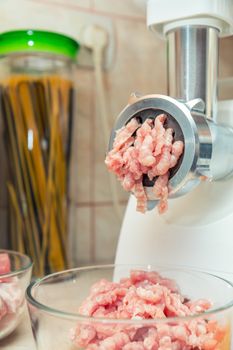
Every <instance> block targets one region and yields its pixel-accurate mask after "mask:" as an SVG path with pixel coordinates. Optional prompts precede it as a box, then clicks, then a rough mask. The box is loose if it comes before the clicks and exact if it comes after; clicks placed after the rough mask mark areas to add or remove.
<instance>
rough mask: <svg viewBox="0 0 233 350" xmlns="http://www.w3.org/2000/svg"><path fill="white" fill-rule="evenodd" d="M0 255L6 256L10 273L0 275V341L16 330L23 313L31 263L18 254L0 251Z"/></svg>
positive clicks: (26, 257) (25, 257)
mask: <svg viewBox="0 0 233 350" xmlns="http://www.w3.org/2000/svg"><path fill="white" fill-rule="evenodd" d="M0 254H6V255H8V257H9V261H10V272H9V273H4V274H1V273H0V339H3V338H4V337H6V336H7V335H9V334H10V333H11V332H13V331H14V330H15V329H16V327H17V326H18V324H19V322H20V320H21V318H22V315H23V312H24V311H25V291H26V288H27V286H28V285H29V283H30V279H31V270H32V262H31V259H30V258H29V257H28V256H26V255H23V254H20V253H18V252H14V251H10V250H3V249H0ZM1 270H2V269H1Z"/></svg>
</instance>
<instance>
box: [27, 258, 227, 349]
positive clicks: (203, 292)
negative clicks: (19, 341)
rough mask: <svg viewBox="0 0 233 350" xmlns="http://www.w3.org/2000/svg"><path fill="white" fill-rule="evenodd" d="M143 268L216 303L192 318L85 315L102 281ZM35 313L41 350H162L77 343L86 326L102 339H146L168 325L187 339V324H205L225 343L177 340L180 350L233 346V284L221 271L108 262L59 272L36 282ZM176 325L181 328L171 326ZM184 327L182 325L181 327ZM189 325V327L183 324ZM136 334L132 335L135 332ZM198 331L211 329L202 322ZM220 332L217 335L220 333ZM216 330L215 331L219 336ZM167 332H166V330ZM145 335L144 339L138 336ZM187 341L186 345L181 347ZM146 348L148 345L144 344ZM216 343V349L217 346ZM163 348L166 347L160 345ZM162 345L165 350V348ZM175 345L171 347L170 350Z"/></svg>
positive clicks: (31, 304)
mask: <svg viewBox="0 0 233 350" xmlns="http://www.w3.org/2000/svg"><path fill="white" fill-rule="evenodd" d="M132 270H140V271H145V272H151V271H156V272H158V273H159V274H161V276H162V277H164V278H167V279H172V280H173V281H175V282H176V283H177V285H178V286H179V289H180V291H181V294H182V295H184V296H185V297H187V300H188V299H190V300H198V299H208V300H210V301H211V302H212V305H213V306H212V307H211V309H209V310H207V311H205V312H203V313H198V314H195V315H192V316H186V317H184V316H183V317H167V318H166V317H164V318H156V319H140V318H134V319H114V318H112V319H109V318H97V317H89V316H83V315H81V314H80V313H79V311H78V310H79V307H80V305H81V303H82V302H83V300H84V299H85V298H86V297H87V296H88V295H89V293H90V288H91V287H92V286H93V284H94V283H96V282H97V281H99V280H100V279H107V280H108V281H114V282H119V280H120V279H121V278H125V277H129V274H130V271H132ZM26 298H27V302H28V308H29V313H30V317H31V324H32V330H33V334H34V337H35V341H36V345H37V349H38V350H44V349H48V350H50V349H59V350H81V349H82V350H83V349H88V350H89V349H90V350H98V349H99V350H116V349H123V350H129V349H130V350H141V349H145V350H147V349H150V350H155V349H157V348H156V347H155V346H154V347H150V346H151V345H149V344H147V345H145V346H144V345H143V343H142V342H140V344H139V343H137V342H134V343H133V344H131V347H130V346H129V345H127V346H126V347H125V345H124V346H123V345H119V344H118V347H115V345H113V343H111V342H110V343H108V345H106V344H107V343H105V345H104V346H102V347H101V346H99V345H98V346H96V345H95V343H94V344H92V345H90V344H88V345H85V346H84V345H82V346H80V345H77V343H75V341H74V332H80V330H81V331H83V332H84V333H83V336H84V337H85V330H87V331H88V332H89V331H90V329H91V331H93V330H94V332H96V334H97V335H98V339H100V338H101V337H102V338H104V339H105V338H106V337H107V336H106V334H111V336H112V335H113V336H114V335H116V336H118V335H119V332H123V333H126V334H131V335H132V334H135V332H137V337H139V336H140V337H143V334H149V333H148V331H150V333H151V334H152V333H153V332H154V330H156V331H158V330H160V332H161V330H162V331H163V329H164V330H166V331H165V333H166V332H167V330H168V329H170V330H171V329H172V331H176V332H178V333H177V337H178V338H179V337H181V336H182V334H180V333H179V332H180V329H181V328H182V327H187V325H189V326H188V327H189V329H191V328H192V325H193V327H194V329H197V328H198V327H199V326H198V327H197V324H198V325H199V324H200V325H201V324H203V323H204V325H205V326H206V327H207V325H208V329H210V331H209V330H208V332H212V331H211V327H212V328H213V327H216V325H217V327H218V332H220V333H221V332H222V334H218V336H220V337H221V341H219V343H218V344H217V345H215V347H214V342H212V345H211V342H210V344H209V348H208V344H205V346H203V347H197V346H196V347H194V346H192V347H190V346H189V347H188V346H186V344H185V342H184V343H182V341H181V342H180V341H178V342H177V347H172V348H171V349H172V350H173V349H177V350H197V349H198V350H230V349H231V345H230V344H231V338H232V334H231V326H232V321H231V315H232V306H233V285H232V284H231V283H230V282H228V281H226V280H224V279H222V278H220V277H217V276H215V275H211V274H209V273H205V272H202V271H196V270H192V269H183V268H176V267H168V266H151V265H148V266H141V265H139V266H136V265H129V266H124V265H105V266H95V267H86V268H75V269H71V270H67V271H63V272H58V273H55V274H52V275H49V276H46V277H44V278H42V279H41V280H37V281H34V282H32V283H31V284H30V286H29V287H28V288H27V291H26ZM171 327H175V328H171ZM180 327H181V328H180ZM183 329H184V328H183ZM130 332H131V333H130ZM198 332H205V329H204V330H203V328H202V327H201V326H200V327H199V328H198ZM216 334H217V333H216ZM216 334H215V335H216ZM165 335H166V334H165ZM192 336H194V335H192ZM137 339H140V338H137ZM181 344H183V345H181ZM143 346H144V347H143ZM211 346H212V347H211ZM158 348H159V349H160V347H158ZM161 349H164V348H163V347H161ZM166 349H168V348H166ZM169 349H170V348H169Z"/></svg>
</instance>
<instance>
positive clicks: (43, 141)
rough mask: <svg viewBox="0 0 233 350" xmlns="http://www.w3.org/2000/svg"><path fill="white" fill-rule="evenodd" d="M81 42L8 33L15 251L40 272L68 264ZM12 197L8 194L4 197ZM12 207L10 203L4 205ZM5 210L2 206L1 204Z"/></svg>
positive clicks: (4, 95) (0, 94) (6, 92)
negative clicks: (76, 75)
mask: <svg viewBox="0 0 233 350" xmlns="http://www.w3.org/2000/svg"><path fill="white" fill-rule="evenodd" d="M78 49H79V44H78V43H77V42H76V41H74V40H73V39H71V38H69V37H67V36H64V35H61V34H57V33H52V32H46V31H37V30H20V31H12V32H7V33H3V34H1V35H0V99H1V102H0V129H1V136H2V137H1V142H3V143H4V147H3V149H4V155H3V156H1V158H2V159H0V161H1V160H3V158H4V164H5V166H4V167H3V166H1V168H4V169H7V171H6V175H5V176H3V175H2V176H1V178H0V180H1V186H3V190H2V191H3V192H4V188H5V194H6V196H5V198H6V203H7V204H6V205H7V227H6V232H7V236H8V241H9V247H10V248H12V249H14V250H18V251H20V252H22V253H26V254H27V255H29V256H30V257H31V258H32V260H33V262H34V274H35V275H37V276H41V275H43V274H45V273H48V272H50V271H58V270H63V269H64V268H67V267H68V260H69V258H68V254H67V242H68V237H67V236H68V220H67V218H68V201H67V198H68V192H69V160H70V154H71V136H72V135H71V131H72V118H73V111H74V90H75V89H74V70H75V59H76V55H77V52H78ZM2 199H4V195H1V196H0V200H2ZM4 205H5V204H4ZM0 207H1V203H0Z"/></svg>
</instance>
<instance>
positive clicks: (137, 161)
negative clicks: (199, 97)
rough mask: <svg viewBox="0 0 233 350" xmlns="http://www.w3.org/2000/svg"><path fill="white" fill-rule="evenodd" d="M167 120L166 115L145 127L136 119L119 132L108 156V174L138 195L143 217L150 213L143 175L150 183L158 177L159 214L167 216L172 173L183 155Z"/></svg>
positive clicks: (156, 183)
mask: <svg viewBox="0 0 233 350" xmlns="http://www.w3.org/2000/svg"><path fill="white" fill-rule="evenodd" d="M166 118H167V117H166V115H165V114H160V115H158V116H157V117H156V118H155V120H153V119H146V121H145V122H144V123H143V124H140V123H139V122H138V121H137V119H136V118H132V119H131V120H130V122H129V123H128V124H126V125H125V126H124V127H122V128H121V129H120V130H118V131H117V132H116V137H115V140H114V143H113V148H112V150H111V151H110V152H109V153H108V154H107V156H106V160H105V163H106V165H107V167H108V170H109V171H111V172H113V173H115V174H116V175H117V177H118V179H119V180H120V181H121V184H122V186H123V188H124V189H125V190H126V191H131V192H133V193H134V195H135V197H136V198H137V210H138V211H140V212H142V213H144V212H145V211H146V210H147V196H146V192H145V189H144V187H143V184H142V180H143V175H144V174H146V175H147V176H148V177H149V179H150V180H153V179H154V178H155V177H157V179H156V181H155V184H154V187H153V191H154V194H155V196H156V198H158V199H160V203H159V206H158V210H159V213H164V212H165V211H166V209H167V198H168V192H169V191H168V180H169V170H170V169H171V168H173V167H174V166H175V165H176V164H177V162H178V160H179V158H180V156H181V155H182V153H183V149H184V144H183V142H182V141H175V142H173V141H174V140H173V130H172V129H171V128H168V129H166V128H165V127H164V122H165V120H166Z"/></svg>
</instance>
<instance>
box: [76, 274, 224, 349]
mask: <svg viewBox="0 0 233 350" xmlns="http://www.w3.org/2000/svg"><path fill="white" fill-rule="evenodd" d="M211 307H212V303H211V302H210V301H209V300H205V299H199V300H195V301H191V300H188V299H187V298H185V297H184V296H183V295H182V294H181V293H180V292H179V288H178V286H177V285H176V283H175V282H174V281H173V280H170V279H167V278H163V277H162V276H161V275H160V274H158V273H157V272H154V271H152V272H145V271H140V270H139V271H138V270H137V271H131V274H130V277H129V278H124V279H121V281H120V282H119V283H115V282H110V281H108V280H105V279H102V280H100V281H98V282H97V283H95V284H94V285H93V286H92V288H91V290H90V295H89V296H88V297H87V298H86V299H85V300H84V301H83V303H82V305H81V307H80V309H79V312H80V314H81V315H84V316H88V317H92V321H89V322H88V320H87V321H86V322H83V323H80V324H78V325H77V326H76V327H75V328H74V329H72V331H71V340H72V342H73V344H74V345H76V346H77V348H78V349H86V350H121V349H123V350H220V349H223V348H222V347H221V346H222V344H223V342H224V341H226V338H227V334H228V333H227V332H228V329H227V327H226V325H225V326H223V325H220V323H218V322H217V321H216V320H215V319H213V318H210V317H208V316H207V315H206V316H204V317H203V315H201V314H202V313H204V312H205V311H207V310H209V309H210V308H211ZM199 314H200V317H195V318H192V317H190V318H186V319H183V320H182V319H180V320H178V319H177V318H176V317H186V316H187V317H189V316H192V315H199ZM99 317H101V318H104V319H105V322H101V321H98V318H99ZM107 319H108V322H107V321H106V320H107ZM111 319H112V320H113V319H114V320H124V321H125V322H124V323H123V322H120V321H119V323H117V322H115V323H111ZM153 319H156V321H155V322H154V323H153V322H152V323H145V322H144V323H143V320H151V321H152V320H153ZM158 319H159V320H160V321H161V322H159V321H158ZM126 320H128V322H127V321H126ZM130 320H138V321H137V323H134V324H133V323H132V322H130ZM229 349H230V347H229Z"/></svg>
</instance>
